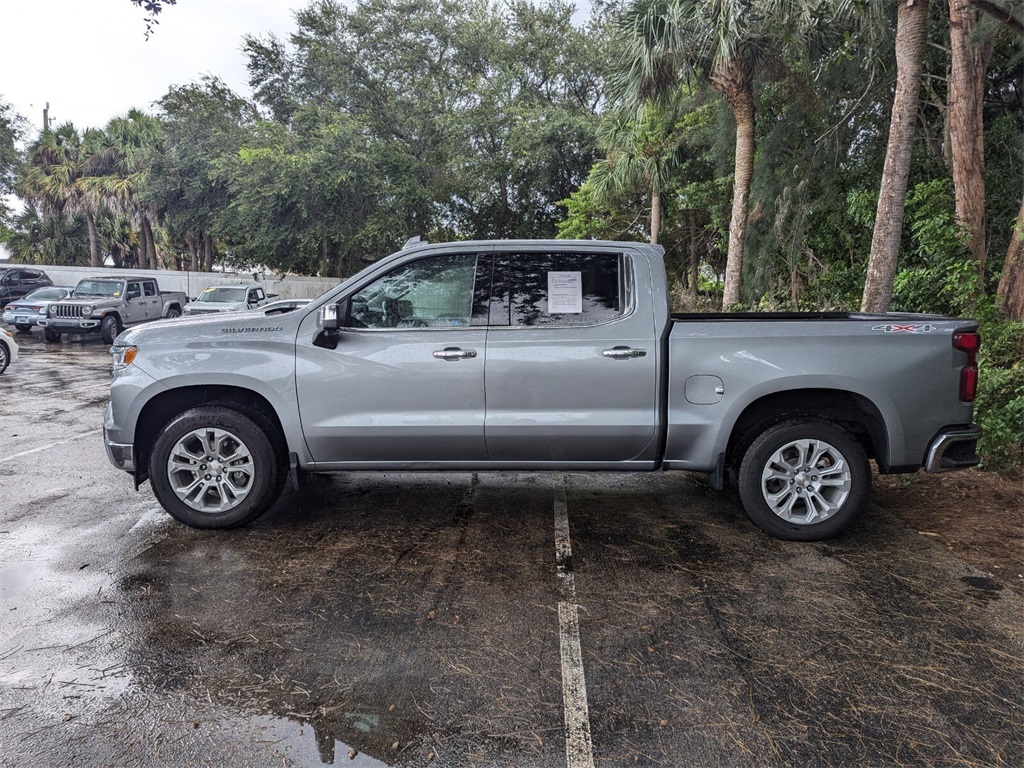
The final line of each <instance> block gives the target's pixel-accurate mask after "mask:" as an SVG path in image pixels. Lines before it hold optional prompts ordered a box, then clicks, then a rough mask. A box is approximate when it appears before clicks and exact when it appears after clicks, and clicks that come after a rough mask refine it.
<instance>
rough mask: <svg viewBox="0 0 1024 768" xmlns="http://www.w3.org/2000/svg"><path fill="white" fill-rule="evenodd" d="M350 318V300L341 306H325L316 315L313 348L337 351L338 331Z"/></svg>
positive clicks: (346, 300)
mask: <svg viewBox="0 0 1024 768" xmlns="http://www.w3.org/2000/svg"><path fill="white" fill-rule="evenodd" d="M347 317H348V299H345V301H343V302H341V303H340V304H325V305H324V306H322V307H320V311H319V312H317V315H316V336H314V337H313V346H315V347H323V348H324V349H337V348H338V339H339V338H340V334H339V333H338V329H339V328H341V327H342V324H343V323H344V321H345V320H346V319H347Z"/></svg>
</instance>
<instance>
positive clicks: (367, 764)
mask: <svg viewBox="0 0 1024 768" xmlns="http://www.w3.org/2000/svg"><path fill="white" fill-rule="evenodd" d="M345 719H347V720H350V721H351V724H352V726H353V727H354V728H355V729H356V730H361V731H369V730H372V729H373V728H374V727H375V725H376V724H377V723H378V722H379V720H380V718H379V717H378V716H377V715H369V714H364V713H346V715H345ZM251 722H252V723H253V724H254V725H256V726H258V727H260V728H262V729H264V734H263V735H264V738H265V740H266V741H269V742H272V743H273V744H274V746H275V747H276V749H277V750H278V751H280V752H281V754H282V755H283V756H284V757H286V758H287V759H289V760H291V761H293V762H295V763H296V764H297V765H307V766H317V765H345V766H350V767H351V768H388V766H389V764H388V763H385V762H383V761H381V760H378V759H377V758H375V757H372V756H371V755H367V754H363V753H362V752H360V751H358V750H357V749H354V748H352V747H350V746H349V745H348V744H345V743H344V742H342V741H338V740H337V739H335V738H333V737H332V736H331V735H330V734H329V733H328V734H322V733H318V732H317V730H316V729H315V728H314V727H313V725H312V724H310V723H296V722H294V721H292V720H286V719H284V718H280V717H271V716H268V715H260V716H256V717H254V718H252V721H251Z"/></svg>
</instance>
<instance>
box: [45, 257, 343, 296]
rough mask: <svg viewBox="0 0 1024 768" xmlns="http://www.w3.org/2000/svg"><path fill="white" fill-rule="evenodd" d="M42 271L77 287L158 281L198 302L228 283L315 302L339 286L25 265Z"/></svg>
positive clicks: (316, 280) (332, 281)
mask: <svg viewBox="0 0 1024 768" xmlns="http://www.w3.org/2000/svg"><path fill="white" fill-rule="evenodd" d="M26 266H31V267H33V268H35V269H41V270H43V271H44V272H45V273H46V274H47V275H49V276H50V279H51V280H53V284H54V285H67V286H72V287H74V286H75V285H77V284H78V281H79V280H82V279H83V278H86V277H103V276H105V275H129V276H131V277H155V278H156V279H157V282H158V283H159V285H160V289H161V290H164V291H182V292H183V293H184V294H185V295H186V296H188V297H189V298H190V299H191V298H195V297H196V296H198V295H199V294H200V293H202V292H203V291H204V290H206V289H207V288H209V287H210V286H211V285H225V284H227V283H245V284H249V283H253V282H258V283H259V284H261V285H263V286H264V290H266V292H267V293H276V294H278V295H279V296H280V297H281V298H282V299H315V298H316V297H317V296H319V295H320V294H322V293H324V292H325V291H328V290H330V289H331V288H333V287H334V286H336V285H338V283H339V282H340V281H339V280H338V279H337V278H320V277H300V276H297V275H286V276H284V277H278V276H277V275H257V277H258V278H259V279H258V280H256V281H254V280H253V276H252V274H251V273H249V274H246V273H238V274H235V273H228V274H223V273H220V272H178V271H176V270H170V269H113V268H112V267H108V268H101V269H93V268H92V267H52V266H47V265H45V264H44V265H39V266H36V265H26Z"/></svg>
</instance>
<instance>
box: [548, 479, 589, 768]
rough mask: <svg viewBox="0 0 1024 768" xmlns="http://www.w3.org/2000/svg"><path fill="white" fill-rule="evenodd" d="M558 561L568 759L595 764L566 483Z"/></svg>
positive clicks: (558, 504)
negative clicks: (560, 586)
mask: <svg viewBox="0 0 1024 768" xmlns="http://www.w3.org/2000/svg"><path fill="white" fill-rule="evenodd" d="M555 563H556V567H557V569H558V577H559V579H561V582H562V600H561V601H560V602H559V603H558V638H559V644H560V646H561V650H562V706H563V708H564V710H565V762H566V765H567V766H568V768H594V745H593V742H592V741H591V739H590V709H589V707H588V706H587V681H586V678H585V677H584V675H583V652H582V651H581V650H580V617H579V612H578V611H577V608H576V577H575V576H574V575H573V570H572V544H571V542H570V541H569V515H568V511H567V506H566V503H565V487H564V486H563V487H561V488H559V489H558V490H557V491H556V492H555Z"/></svg>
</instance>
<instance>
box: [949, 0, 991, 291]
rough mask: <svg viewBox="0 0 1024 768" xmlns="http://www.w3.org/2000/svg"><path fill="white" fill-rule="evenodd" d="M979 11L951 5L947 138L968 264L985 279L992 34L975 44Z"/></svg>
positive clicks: (958, 1)
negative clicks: (985, 112) (986, 112)
mask: <svg viewBox="0 0 1024 768" xmlns="http://www.w3.org/2000/svg"><path fill="white" fill-rule="evenodd" d="M976 22H977V11H976V10H975V8H974V6H972V5H971V3H970V2H969V1H968V0H950V3H949V42H950V48H951V50H952V56H951V62H952V65H951V68H950V74H949V137H950V152H951V155H952V160H953V189H954V193H955V196H956V220H957V222H958V223H959V224H961V225H962V226H963V227H964V228H965V229H966V230H967V233H968V238H969V239H968V246H969V250H970V253H971V258H972V259H974V262H975V263H976V264H977V267H978V274H979V275H980V276H981V277H982V278H984V276H985V126H984V119H983V114H982V110H983V107H984V102H985V71H986V70H987V69H988V65H989V61H991V59H992V43H993V37H994V31H993V33H991V34H989V35H988V36H987V37H986V38H985V39H984V40H982V41H980V42H976V41H975V39H974V29H975V24H976Z"/></svg>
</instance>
